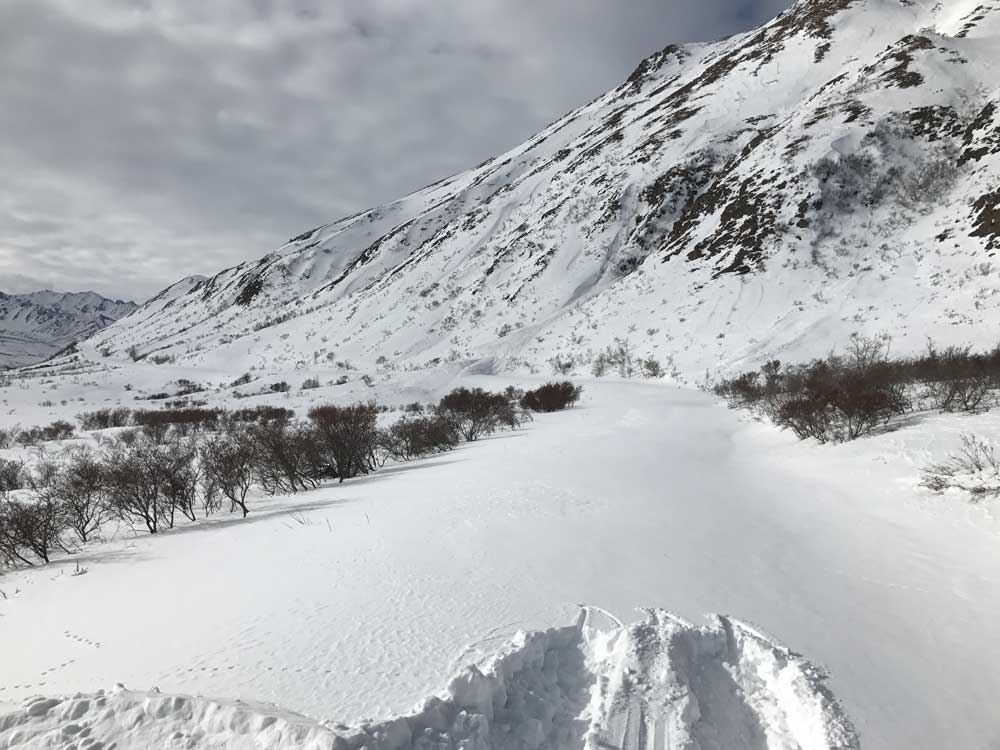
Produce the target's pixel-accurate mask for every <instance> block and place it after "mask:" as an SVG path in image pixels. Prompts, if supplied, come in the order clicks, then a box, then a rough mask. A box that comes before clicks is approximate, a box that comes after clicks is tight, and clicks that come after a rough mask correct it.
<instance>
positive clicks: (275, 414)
mask: <svg viewBox="0 0 1000 750" xmlns="http://www.w3.org/2000/svg"><path fill="white" fill-rule="evenodd" d="M228 416H229V418H230V419H232V420H235V421H237V422H270V421H272V420H276V419H277V420H289V419H291V418H292V417H294V416H295V412H293V411H292V410H291V409H286V408H284V407H282V406H268V405H266V404H260V405H258V406H254V407H250V408H246V409H237V410H236V411H234V412H232V413H231V414H229V415H228Z"/></svg>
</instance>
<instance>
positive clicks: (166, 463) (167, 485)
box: [156, 439, 201, 529]
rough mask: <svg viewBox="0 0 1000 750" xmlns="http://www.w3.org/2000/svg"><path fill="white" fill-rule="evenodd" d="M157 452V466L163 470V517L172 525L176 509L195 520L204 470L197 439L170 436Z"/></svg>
mask: <svg viewBox="0 0 1000 750" xmlns="http://www.w3.org/2000/svg"><path fill="white" fill-rule="evenodd" d="M156 454H157V462H156V470H157V471H158V472H159V474H160V497H161V502H160V503H159V510H160V514H161V519H162V520H163V521H164V522H165V523H166V524H167V528H171V529H172V528H173V527H174V521H175V516H176V513H177V511H180V513H181V514H182V515H183V516H184V517H185V518H187V519H188V520H190V521H196V520H197V516H196V515H195V508H196V507H197V502H198V489H199V487H200V481H201V471H200V465H199V462H198V460H197V456H198V452H197V449H196V448H195V446H194V443H192V442H191V441H188V440H183V439H174V440H169V441H167V442H166V443H165V444H164V445H163V446H161V447H160V448H159V449H158V450H157V451H156Z"/></svg>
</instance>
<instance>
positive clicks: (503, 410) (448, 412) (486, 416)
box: [435, 388, 525, 442]
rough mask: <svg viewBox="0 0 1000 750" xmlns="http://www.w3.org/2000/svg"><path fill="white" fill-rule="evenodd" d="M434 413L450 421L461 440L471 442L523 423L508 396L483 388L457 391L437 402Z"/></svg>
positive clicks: (520, 414)
mask: <svg viewBox="0 0 1000 750" xmlns="http://www.w3.org/2000/svg"><path fill="white" fill-rule="evenodd" d="M435 411H436V413H437V414H438V415H439V416H440V417H443V418H445V419H449V420H451V421H452V422H453V423H454V425H455V429H456V430H458V434H459V435H460V436H461V438H462V439H463V440H467V441H470V442H471V441H473V440H479V439H480V438H482V437H485V436H487V435H492V434H493V433H494V432H497V431H498V430H501V429H504V428H507V429H514V428H516V427H519V426H520V425H521V424H522V423H523V422H524V420H525V416H524V414H523V413H521V412H519V411H518V409H517V405H516V404H515V403H514V402H513V401H512V400H511V398H510V397H509V396H508V395H507V394H504V393H491V392H489V391H485V390H483V389H482V388H472V389H469V388H456V389H455V390H453V391H452V392H451V393H449V394H448V395H446V396H444V397H443V398H442V399H441V400H440V401H439V402H438V405H437V408H436V409H435Z"/></svg>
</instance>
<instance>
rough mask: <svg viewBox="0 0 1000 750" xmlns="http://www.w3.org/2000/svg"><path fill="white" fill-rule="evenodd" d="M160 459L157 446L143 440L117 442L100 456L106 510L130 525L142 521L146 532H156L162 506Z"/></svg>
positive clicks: (161, 516)
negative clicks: (103, 466)
mask: <svg viewBox="0 0 1000 750" xmlns="http://www.w3.org/2000/svg"><path fill="white" fill-rule="evenodd" d="M161 460H162V459H161V456H160V452H159V450H158V446H156V445H153V444H151V443H149V442H148V441H145V440H136V441H135V442H133V443H132V444H130V445H127V444H124V443H118V444H116V445H115V446H114V447H113V448H112V449H111V450H109V451H108V452H107V453H106V454H105V456H104V464H105V467H106V470H107V493H108V507H109V510H110V511H111V512H113V513H114V514H115V515H117V516H118V517H119V518H120V519H121V520H123V521H125V522H126V523H129V524H131V525H133V526H135V525H136V524H138V523H141V524H143V525H144V526H145V527H146V530H147V531H148V532H149V533H150V534H156V533H157V532H159V530H160V521H161V519H162V518H163V516H164V510H165V508H164V500H163V498H162V496H161V486H162V482H163V472H162V471H161Z"/></svg>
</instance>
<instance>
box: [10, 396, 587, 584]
mask: <svg viewBox="0 0 1000 750" xmlns="http://www.w3.org/2000/svg"><path fill="white" fill-rule="evenodd" d="M549 386H552V387H553V388H556V389H557V390H558V392H559V393H560V394H561V398H562V400H563V401H566V402H567V403H571V402H572V401H573V400H575V399H576V397H578V396H579V389H577V388H574V387H573V386H572V385H571V384H548V385H547V386H543V387H542V388H540V389H538V392H540V393H541V394H542V395H541V396H538V393H536V392H530V393H527V394H525V393H521V392H518V391H516V390H514V389H508V391H507V392H504V393H490V392H488V391H484V390H482V389H479V388H476V389H471V390H470V389H467V388H459V389H456V390H454V391H452V392H451V393H449V394H448V395H446V396H445V397H444V398H442V399H441V401H440V402H439V403H438V404H437V405H436V406H434V407H432V408H431V409H424V408H423V407H419V408H418V405H411V406H410V407H408V408H407V410H406V414H405V415H404V416H403V417H402V418H401V419H400V420H399V421H397V422H396V423H394V424H392V425H390V426H389V427H386V428H383V427H380V426H379V423H378V417H379V414H380V413H382V412H383V411H385V409H383V408H382V407H379V406H378V405H377V404H376V403H374V402H368V403H359V404H354V405H352V406H335V405H324V406H317V407H315V408H313V409H312V410H311V411H310V412H309V415H308V419H306V420H296V419H295V418H294V414H293V413H292V412H291V411H290V410H288V409H281V408H276V407H266V406H261V407H256V408H254V409H245V410H241V411H239V412H224V411H222V410H214V409H180V410H177V409H175V410H161V411H142V410H139V411H135V412H130V413H129V417H130V421H131V422H132V423H133V424H134V425H136V426H137V429H132V430H126V431H123V432H121V433H119V434H117V435H116V436H114V437H112V438H105V439H104V440H102V444H103V448H102V449H101V450H99V451H94V450H91V449H89V448H75V449H73V450H72V451H70V452H68V453H65V454H63V456H64V458H63V459H62V460H60V461H59V462H58V463H57V462H54V461H49V460H46V461H43V462H41V463H39V464H37V465H35V466H34V467H33V468H32V469H30V470H28V469H26V468H25V466H24V465H23V464H22V463H20V462H17V461H9V460H5V459H0V563H3V564H25V565H31V564H33V563H34V562H37V561H41V562H48V561H49V559H50V555H51V553H52V552H53V551H54V550H57V549H59V550H63V551H65V552H72V551H75V550H76V549H77V548H78V547H79V545H81V544H85V543H87V542H89V541H91V540H93V539H94V538H95V537H96V536H97V535H98V534H99V533H100V530H101V527H102V525H103V524H104V523H105V522H106V521H107V520H118V521H120V522H123V523H125V524H127V525H129V526H131V527H132V528H139V529H144V530H145V531H147V532H148V533H150V534H156V533H159V532H161V531H163V530H164V529H169V528H173V527H174V525H175V524H176V523H177V521H178V520H179V519H182V518H186V519H188V520H190V521H195V520H197V519H198V518H199V517H206V516H208V515H211V514H213V513H216V512H219V511H220V510H222V509H223V507H224V506H225V505H226V501H228V510H229V512H240V513H242V515H243V516H246V515H247V514H248V513H249V510H250V509H249V505H248V496H249V494H250V492H251V490H252V488H253V487H255V486H256V487H259V488H260V489H261V490H263V491H264V492H265V493H268V494H272V495H273V494H278V493H296V492H301V491H305V490H310V489H314V488H315V487H317V486H318V485H319V484H320V483H321V482H322V481H323V480H325V479H338V480H339V481H341V482H343V481H344V480H345V479H351V478H354V477H357V476H361V475H365V474H370V473H372V472H374V471H376V470H377V469H378V468H379V467H381V466H382V465H383V464H384V462H385V461H386V459H388V458H393V459H396V460H400V461H406V460H411V459H415V458H419V457H421V456H427V455H433V454H437V453H442V452H444V451H448V450H451V449H452V448H454V447H455V446H457V445H458V444H459V443H460V442H461V441H462V440H476V439H478V438H480V437H482V436H484V435H488V434H491V433H493V432H496V431H497V430H500V429H506V428H514V427H517V426H518V425H520V424H521V423H522V422H523V421H524V420H525V419H527V418H528V417H527V415H526V414H525V413H523V412H522V411H521V409H520V408H519V407H518V404H517V400H518V399H525V398H528V397H529V396H531V398H529V399H528V401H529V402H531V403H534V401H532V399H534V398H541V401H540V402H539V403H545V404H550V403H553V402H552V401H551V400H550V399H551V396H546V394H547V393H549V391H548V390H546V389H548V388H549ZM532 394H534V395H532ZM122 421H124V419H123V418H122V415H121V414H116V413H115V412H114V411H111V410H102V411H101V412H93V413H91V414H88V415H86V416H85V417H83V416H81V423H84V424H92V425H105V424H107V425H111V424H112V423H114V424H120V423H121V422H122ZM192 426H197V428H198V429H197V430H194V429H192ZM70 427H72V426H71V425H70Z"/></svg>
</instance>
